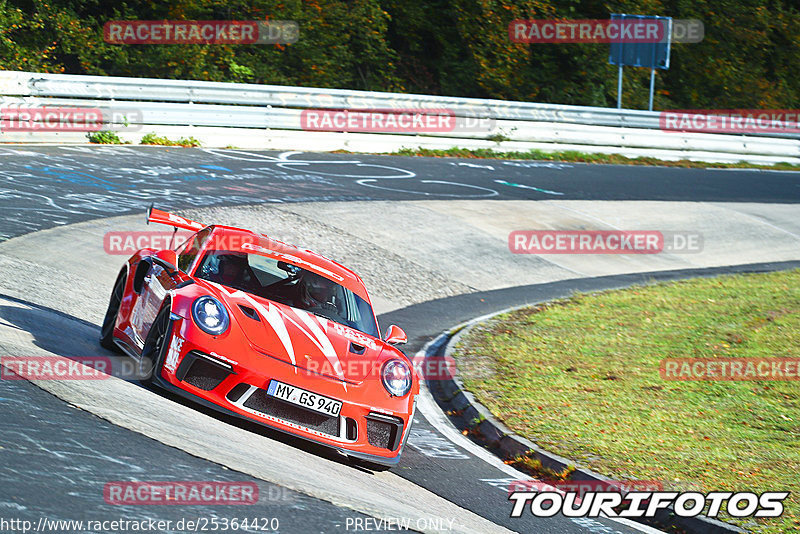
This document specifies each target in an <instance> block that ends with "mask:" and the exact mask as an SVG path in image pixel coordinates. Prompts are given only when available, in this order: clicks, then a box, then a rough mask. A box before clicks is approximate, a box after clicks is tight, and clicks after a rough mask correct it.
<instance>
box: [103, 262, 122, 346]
mask: <svg viewBox="0 0 800 534" xmlns="http://www.w3.org/2000/svg"><path fill="white" fill-rule="evenodd" d="M127 280H128V277H127V276H126V275H125V271H124V270H123V271H122V272H121V273H119V276H117V281H116V282H114V289H113V290H112V291H111V299H110V300H109V302H108V309H107V310H106V316H105V318H104V319H103V326H102V328H101V329H100V345H102V346H103V347H104V348H106V349H108V350H113V351H115V352H120V349H119V347H117V344H116V343H114V326H115V325H116V323H117V314H118V313H119V305H120V303H121V302H122V294H123V293H124V292H125V282H126V281H127Z"/></svg>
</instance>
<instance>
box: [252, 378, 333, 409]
mask: <svg viewBox="0 0 800 534" xmlns="http://www.w3.org/2000/svg"><path fill="white" fill-rule="evenodd" d="M267 395H272V396H273V397H276V398H278V399H281V400H285V401H286V402H291V403H292V404H296V405H298V406H302V407H303V408H308V409H309V410H314V411H315V412H320V413H324V414H325V415H330V416H334V417H336V416H338V415H339V412H340V411H341V409H342V402H341V401H337V400H334V399H330V398H328V397H323V396H322V395H317V394H316V393H311V392H310V391H306V390H305V389H301V388H298V387H295V386H290V385H289V384H284V383H283V382H278V381H277V380H271V381H270V383H269V387H268V388H267Z"/></svg>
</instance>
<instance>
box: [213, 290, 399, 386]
mask: <svg viewBox="0 0 800 534" xmlns="http://www.w3.org/2000/svg"><path fill="white" fill-rule="evenodd" d="M214 286H215V289H216V290H217V291H215V293H217V294H218V296H219V298H220V299H221V300H223V301H224V302H225V305H226V307H227V308H228V311H229V312H231V314H232V319H233V320H235V322H236V323H237V324H238V325H239V326H240V327H241V329H242V331H243V332H244V335H245V336H246V337H247V339H248V340H249V341H250V343H251V344H252V345H253V347H254V348H255V349H256V350H257V351H259V352H261V353H263V354H264V355H265V357H273V358H277V359H279V360H283V361H285V362H287V363H291V364H292V365H294V366H296V367H297V368H299V369H302V370H305V371H307V372H308V373H309V374H310V375H324V376H327V377H329V378H333V379H336V380H340V381H343V382H350V383H361V382H362V381H364V380H365V379H366V378H367V377H370V376H372V377H377V376H378V373H377V364H378V362H379V361H380V355H381V352H382V351H383V349H384V344H383V342H382V341H379V340H377V339H375V338H373V337H371V336H368V335H366V334H364V333H362V332H359V331H358V330H354V329H352V328H349V327H347V326H344V325H341V324H339V323H335V322H333V321H330V320H328V319H326V318H324V317H320V316H318V315H314V314H312V313H309V312H307V311H304V310H300V309H298V308H294V307H292V306H287V305H285V304H280V303H278V302H275V301H272V300H268V299H264V298H261V297H257V296H255V295H251V294H248V293H244V292H242V291H234V290H228V289H226V288H223V287H222V286H218V285H216V284H214ZM253 312H255V315H254V314H253ZM256 317H257V319H256Z"/></svg>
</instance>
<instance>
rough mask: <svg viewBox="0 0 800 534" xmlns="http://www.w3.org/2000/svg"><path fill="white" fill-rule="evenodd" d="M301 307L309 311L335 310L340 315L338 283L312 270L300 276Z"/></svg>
mask: <svg viewBox="0 0 800 534" xmlns="http://www.w3.org/2000/svg"><path fill="white" fill-rule="evenodd" d="M300 303H301V307H302V308H304V309H306V310H309V311H312V312H313V311H320V312H329V313H330V312H333V313H335V314H337V315H339V307H338V306H337V304H336V283H335V282H333V281H331V280H328V279H327V278H325V277H324V276H320V275H318V274H316V273H312V272H311V271H303V274H302V275H301V277H300Z"/></svg>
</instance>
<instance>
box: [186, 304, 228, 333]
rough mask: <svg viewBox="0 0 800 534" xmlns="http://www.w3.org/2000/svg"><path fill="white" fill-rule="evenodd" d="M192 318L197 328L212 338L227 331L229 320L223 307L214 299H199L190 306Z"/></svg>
mask: <svg viewBox="0 0 800 534" xmlns="http://www.w3.org/2000/svg"><path fill="white" fill-rule="evenodd" d="M192 317H193V318H194V322H195V324H196V325H197V326H199V327H200V328H201V329H202V330H203V331H204V332H206V333H208V334H211V335H212V336H218V335H220V334H221V333H223V332H225V330H227V329H228V325H229V324H230V319H228V312H227V310H225V306H223V305H222V303H221V302H220V301H218V300H217V299H215V298H214V297H209V296H205V297H200V298H199V299H197V300H195V301H194V304H193V305H192Z"/></svg>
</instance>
